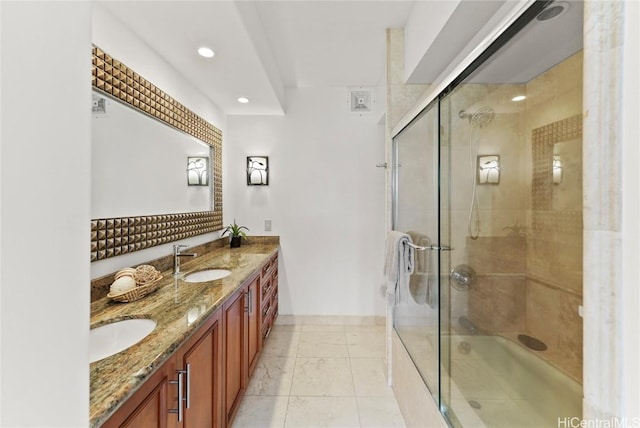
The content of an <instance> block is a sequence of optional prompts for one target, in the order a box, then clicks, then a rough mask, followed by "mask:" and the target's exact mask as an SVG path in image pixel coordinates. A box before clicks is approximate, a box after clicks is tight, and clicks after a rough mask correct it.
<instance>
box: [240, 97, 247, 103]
mask: <svg viewBox="0 0 640 428" xmlns="http://www.w3.org/2000/svg"><path fill="white" fill-rule="evenodd" d="M238 102H239V103H242V104H246V103H248V102H249V98H247V97H240V98H238Z"/></svg>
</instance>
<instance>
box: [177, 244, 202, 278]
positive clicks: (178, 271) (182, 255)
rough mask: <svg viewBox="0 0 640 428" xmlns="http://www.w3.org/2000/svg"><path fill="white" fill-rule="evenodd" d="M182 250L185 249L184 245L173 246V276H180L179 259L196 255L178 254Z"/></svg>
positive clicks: (195, 254)
mask: <svg viewBox="0 0 640 428" xmlns="http://www.w3.org/2000/svg"><path fill="white" fill-rule="evenodd" d="M182 248H187V246H186V245H174V246H173V274H174V275H179V274H180V257H195V256H197V255H198V254H197V253H190V254H183V253H181V252H180V250H181V249H182Z"/></svg>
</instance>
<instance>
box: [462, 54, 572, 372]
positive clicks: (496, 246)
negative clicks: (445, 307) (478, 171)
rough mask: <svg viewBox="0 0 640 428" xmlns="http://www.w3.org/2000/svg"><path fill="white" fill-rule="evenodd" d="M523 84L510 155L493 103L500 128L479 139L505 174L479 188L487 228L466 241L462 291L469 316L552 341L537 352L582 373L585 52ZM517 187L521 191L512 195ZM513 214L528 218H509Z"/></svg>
mask: <svg viewBox="0 0 640 428" xmlns="http://www.w3.org/2000/svg"><path fill="white" fill-rule="evenodd" d="M474 86H475V85H474ZM485 86H486V85H485ZM505 87H507V88H508V86H507V85H505ZM521 87H522V86H521ZM523 89H524V91H525V93H526V95H527V100H526V101H524V102H525V103H526V104H525V105H524V107H523V109H522V110H521V112H520V113H519V115H518V116H517V118H516V119H515V120H511V121H510V124H508V125H506V126H508V128H507V131H506V132H505V133H506V134H507V135H513V134H514V130H516V129H517V133H518V136H517V139H515V140H512V141H510V142H509V143H510V147H509V149H508V153H511V152H512V151H513V148H514V147H516V148H517V153H515V156H513V153H511V154H512V155H511V156H504V155H503V153H502V151H503V150H504V149H505V146H506V144H507V142H505V141H501V140H500V139H499V138H500V137H499V136H498V135H499V133H500V132H501V131H503V129H501V128H502V125H501V123H500V121H499V119H498V118H499V116H500V111H499V110H497V116H496V123H495V125H494V127H495V128H494V129H495V130H496V131H497V132H496V133H495V134H493V135H494V136H493V138H492V136H487V135H484V136H483V137H482V140H481V144H480V153H481V154H493V153H500V154H501V161H502V165H503V174H505V175H504V178H505V179H504V180H502V179H501V183H500V184H499V185H498V186H480V187H479V189H478V196H479V204H480V213H481V218H482V221H483V225H484V226H483V228H484V230H483V231H482V233H481V235H482V236H481V237H480V238H478V239H477V240H471V239H468V238H467V241H466V243H465V245H466V246H467V252H468V254H467V255H468V260H469V264H470V265H471V266H473V267H474V268H475V269H476V271H477V273H478V281H477V284H476V285H475V286H474V287H472V288H471V290H470V292H469V296H468V311H469V317H470V318H471V319H472V320H473V321H474V322H475V323H476V324H477V325H478V326H479V327H480V328H481V329H482V330H484V331H487V332H491V333H501V334H505V335H507V336H515V334H518V333H523V332H526V333H527V334H529V335H532V336H534V337H536V338H538V339H540V340H542V341H544V342H545V343H546V344H547V346H548V347H549V349H548V350H547V351H545V352H543V353H540V355H541V356H542V357H543V358H545V359H547V360H548V361H550V362H551V363H552V364H554V365H556V366H557V367H559V368H560V369H561V370H563V371H564V372H566V373H568V374H569V375H571V376H572V377H573V378H574V379H577V380H579V381H582V319H581V318H580V317H579V316H578V306H579V305H581V304H582V229H583V227H582V166H581V165H582V115H581V111H582V110H581V109H582V53H581V52H579V53H577V54H575V55H573V56H572V57H570V58H568V59H567V60H565V61H563V62H562V63H560V64H558V65H557V66H555V67H553V68H551V69H550V70H548V71H546V72H545V73H543V74H541V75H539V76H537V77H536V78H535V79H533V80H531V81H530V82H528V83H527V84H526V85H524V88H523ZM503 90H506V88H505V89H503ZM474 91H476V92H477V88H474ZM495 91H496V90H495V89H494V90H491V91H490V93H491V95H489V97H493V95H494V93H495ZM483 101H484V102H488V103H490V101H486V99H483ZM498 108H499V107H498ZM512 119H514V118H513V117H512ZM492 132H495V131H492ZM502 138H503V139H504V137H502ZM492 144H493V145H494V147H487V146H490V145H492ZM554 154H556V155H557V156H560V157H561V159H562V162H563V176H562V182H560V183H555V184H554V183H553V181H552V180H551V176H552V175H551V168H552V158H553V155H554ZM510 162H512V163H511V164H510ZM514 163H515V165H517V166H516V167H514ZM515 170H518V171H519V172H518V174H519V175H520V177H519V178H517V179H515V178H513V174H514V171H515ZM509 174H511V175H512V179H509ZM514 183H515V184H514ZM511 188H513V189H511ZM523 188H525V189H529V191H527V192H523V191H522V189H523ZM514 192H519V193H520V194H522V195H524V196H525V198H524V200H520V199H518V198H513V197H511V196H509V195H513V194H515V193H514ZM509 222H512V223H511V225H510V224H509ZM516 222H519V223H521V224H523V225H524V226H525V227H526V228H525V229H524V230H514V229H513V228H509V227H510V226H513V225H514V224H516Z"/></svg>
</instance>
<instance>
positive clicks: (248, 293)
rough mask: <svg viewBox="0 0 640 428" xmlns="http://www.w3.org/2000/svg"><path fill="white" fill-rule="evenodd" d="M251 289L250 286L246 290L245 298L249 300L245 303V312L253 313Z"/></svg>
mask: <svg viewBox="0 0 640 428" xmlns="http://www.w3.org/2000/svg"><path fill="white" fill-rule="evenodd" d="M252 291H253V290H252V289H251V288H250V289H249V291H247V299H248V300H249V301H248V303H247V312H249V314H251V313H253V296H252V294H253V292H252Z"/></svg>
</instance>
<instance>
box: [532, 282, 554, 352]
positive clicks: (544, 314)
mask: <svg viewBox="0 0 640 428" xmlns="http://www.w3.org/2000/svg"><path fill="white" fill-rule="evenodd" d="M559 312H560V308H559V291H557V290H555V289H553V288H550V287H547V286H545V285H542V284H539V283H537V282H535V281H527V330H528V332H529V334H531V335H532V336H534V337H535V338H536V339H539V340H542V341H543V342H544V343H545V344H546V345H547V346H548V347H549V348H551V350H556V349H557V345H558V330H559V328H558V317H559Z"/></svg>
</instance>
